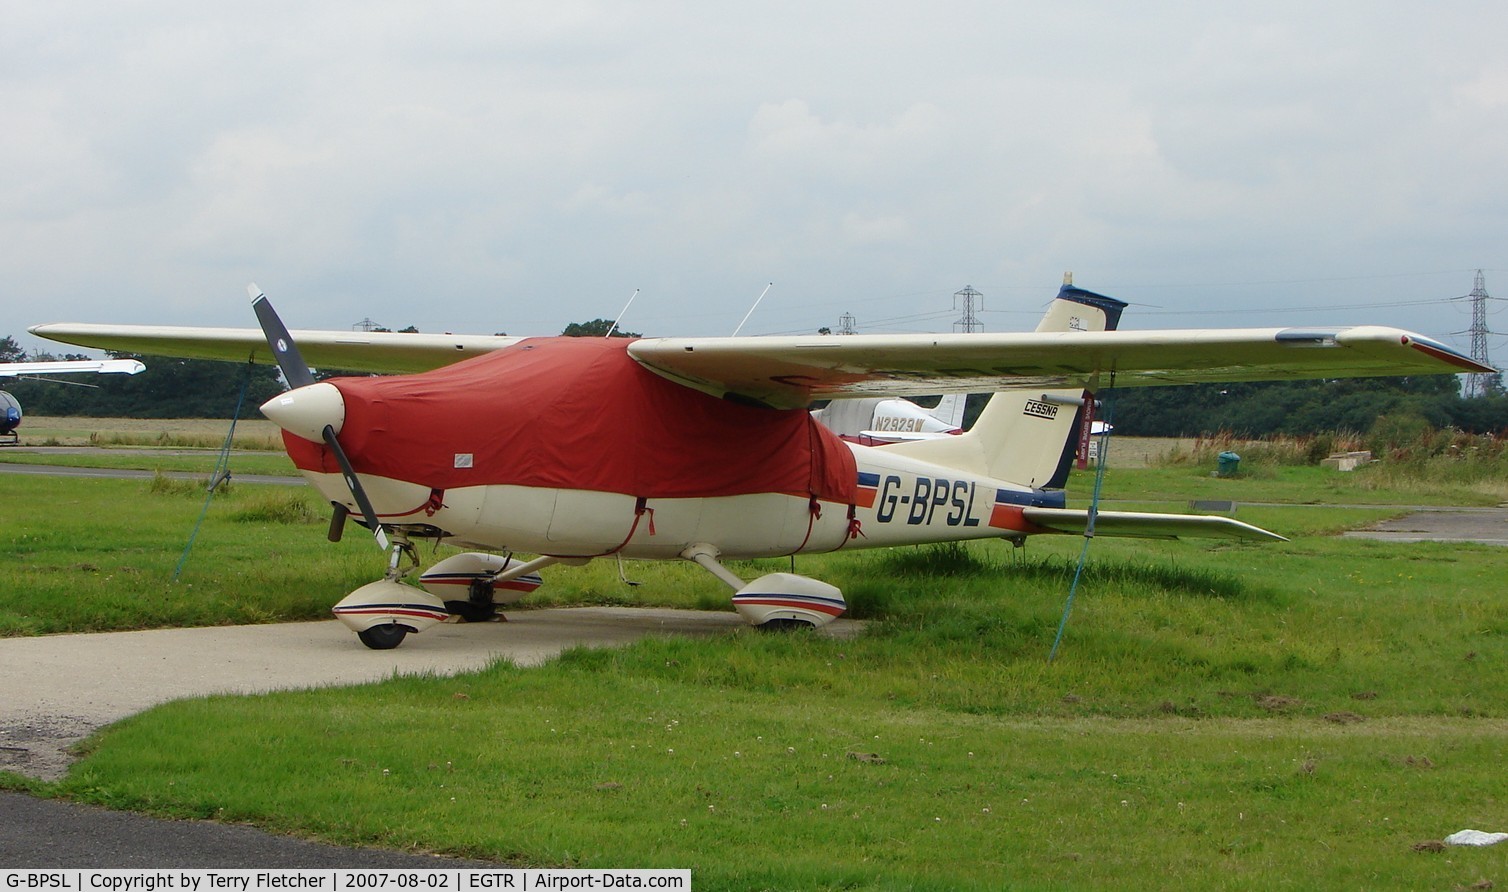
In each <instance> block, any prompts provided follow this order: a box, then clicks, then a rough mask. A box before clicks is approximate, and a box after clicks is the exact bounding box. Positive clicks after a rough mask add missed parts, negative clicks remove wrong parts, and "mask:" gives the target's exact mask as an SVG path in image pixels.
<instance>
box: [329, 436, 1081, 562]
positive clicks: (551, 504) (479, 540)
mask: <svg viewBox="0 0 1508 892" xmlns="http://www.w3.org/2000/svg"><path fill="white" fill-rule="evenodd" d="M849 448H850V449H851V450H852V451H853V454H854V458H855V460H856V462H857V466H858V489H857V493H856V496H855V499H854V503H853V505H852V506H850V505H847V504H840V503H836V502H827V501H819V500H813V499H811V498H809V497H807V496H796V495H788V494H784V493H753V494H748V495H735V496H717V497H708V498H656V499H639V498H636V497H634V496H632V495H625V494H621V493H610V492H594V491H588V490H576V489H551V488H542V487H530V486H514V485H489V486H474V487H461V488H456V489H450V490H446V491H444V492H439V491H436V490H432V489H430V488H428V487H425V486H423V485H421V484H416V483H410V482H405V481H399V480H393V479H391V478H385V477H375V476H372V475H367V474H363V475H362V483H363V484H364V485H365V487H366V489H367V493H368V495H369V496H370V498H371V500H372V503H373V506H374V508H375V510H376V513H377V515H378V516H379V518H381V520H382V522H383V523H385V524H392V525H399V526H403V525H412V526H426V527H431V528H434V529H436V530H439V531H443V534H444V538H446V539H447V540H448V541H451V542H453V543H454V544H458V545H464V546H469V547H478V548H482V549H485V550H491V551H500V552H501V551H515V552H526V553H532V554H546V555H557V556H571V557H588V556H607V555H614V554H621V555H622V556H623V557H627V558H646V559H666V558H675V557H677V556H678V555H680V554H681V552H682V551H684V550H685V549H686V548H687V546H688V545H690V544H692V543H710V544H712V545H715V546H716V547H717V548H718V549H719V551H720V552H721V553H722V555H723V556H725V557H731V558H752V557H771V556H776V555H786V554H799V553H805V552H822V551H835V550H838V549H841V548H879V547H886V546H894V545H913V544H921V543H929V542H944V541H949V540H954V539H988V538H999V537H1013V536H1016V535H1019V534H1021V533H1026V532H1032V531H1033V530H1032V528H1031V526H1030V525H1029V524H1027V523H1026V522H1025V521H1024V520H1023V519H1022V517H1021V510H1020V509H1021V508H1023V507H1026V506H1042V507H1061V506H1062V505H1063V493H1062V492H1060V491H1041V490H1030V489H1025V488H1022V487H1021V486H1019V485H1015V484H1011V483H1007V482H1005V481H1001V480H996V479H992V478H989V477H984V476H978V475H972V474H968V473H963V472H960V471H958V470H956V469H953V468H946V467H942V466H940V465H934V464H931V463H928V462H923V461H918V460H916V459H911V458H908V457H906V456H901V455H895V454H893V453H890V452H888V451H887V450H884V449H877V448H872V447H866V446H859V445H854V444H850V446H849ZM304 474H305V476H307V477H308V478H309V480H310V481H311V482H312V483H313V484H314V486H315V487H316V488H318V489H319V490H320V491H321V492H322V493H323V494H324V495H325V496H326V497H327V498H328V499H329V500H330V501H332V502H339V503H343V504H346V505H348V507H354V506H353V505H351V496H350V492H349V490H348V489H347V487H346V485H345V483H344V481H343V480H342V479H341V477H340V475H338V474H328V473H322V472H317V471H305V472H304Z"/></svg>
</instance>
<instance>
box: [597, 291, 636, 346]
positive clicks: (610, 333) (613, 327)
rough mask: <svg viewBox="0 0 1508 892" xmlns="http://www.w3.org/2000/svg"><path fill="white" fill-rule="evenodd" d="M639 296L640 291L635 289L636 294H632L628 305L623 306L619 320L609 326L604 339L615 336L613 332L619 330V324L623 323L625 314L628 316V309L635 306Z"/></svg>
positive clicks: (619, 313)
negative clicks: (635, 299)
mask: <svg viewBox="0 0 1508 892" xmlns="http://www.w3.org/2000/svg"><path fill="white" fill-rule="evenodd" d="M638 296H639V289H637V288H635V289H634V293H633V294H630V295H629V296H628V303H626V304H624V305H623V309H621V310H619V311H618V318H617V319H614V320H613V324H612V325H609V326H608V327H607V334H605V335H603V337H604V338H610V337H612V336H613V332H615V331H617V330H618V323H619V322H622V321H623V316H624V314H626V313H627V312H628V308H629V307H631V306H633V305H634V298H636V297H638Z"/></svg>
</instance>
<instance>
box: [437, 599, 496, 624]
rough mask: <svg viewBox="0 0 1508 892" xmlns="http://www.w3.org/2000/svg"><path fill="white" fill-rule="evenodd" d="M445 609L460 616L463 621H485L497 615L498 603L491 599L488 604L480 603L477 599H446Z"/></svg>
mask: <svg viewBox="0 0 1508 892" xmlns="http://www.w3.org/2000/svg"><path fill="white" fill-rule="evenodd" d="M445 609H446V610H449V611H450V612H451V613H452V614H454V615H455V616H459V617H460V618H461V622H463V623H485V622H487V621H489V620H491V619H493V618H494V617H496V616H497V605H495V604H493V603H492V602H491V601H488V602H487V603H486V604H478V603H476V602H475V601H446V602H445Z"/></svg>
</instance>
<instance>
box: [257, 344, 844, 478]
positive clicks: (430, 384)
mask: <svg viewBox="0 0 1508 892" xmlns="http://www.w3.org/2000/svg"><path fill="white" fill-rule="evenodd" d="M628 344H629V340H628V339H625V338H534V339H530V340H526V341H522V342H520V343H518V344H516V345H514V346H512V347H508V348H506V349H503V350H499V351H497V352H495V353H490V354H488V355H486V356H479V357H477V358H475V359H470V360H466V361H464V362H458V363H456V364H454V365H450V366H445V367H444V368H440V369H436V370H434V371H432V372H425V373H423V374H418V375H401V376H396V377H391V378H336V379H334V380H333V381H332V382H331V383H333V384H335V386H336V387H338V388H339V389H340V392H341V394H342V396H343V397H344V398H345V404H346V419H345V423H344V425H343V426H342V428H341V432H340V442H341V445H342V446H344V447H345V450H346V452H347V454H348V455H349V457H350V459H351V464H352V466H353V467H354V468H355V469H356V471H357V472H358V473H362V474H376V475H379V476H383V477H390V478H394V479H398V480H407V481H411V482H414V483H419V484H421V485H424V486H428V487H431V488H434V489H439V490H445V489H452V488H457V487H462V486H480V485H487V484H516V485H519V486H539V487H550V488H561V489H586V490H594V491H599V492H616V493H623V494H625V495H633V496H644V497H647V498H697V497H706V496H733V495H744V494H747V493H756V492H779V493H788V494H791V495H801V496H807V495H814V496H816V497H818V498H821V499H824V500H827V501H834V502H845V503H851V502H852V501H853V495H854V488H855V486H856V483H857V477H856V468H855V465H854V458H853V453H852V452H850V451H849V449H848V447H847V446H846V445H845V444H844V443H843V442H842V441H840V440H839V439H838V437H837V436H836V435H834V434H833V433H831V432H830V431H828V430H827V429H826V428H824V427H823V426H822V425H821V424H819V423H818V422H817V421H815V420H813V419H812V417H811V414H810V413H808V412H806V411H804V410H800V409H792V410H776V409H760V408H753V407H749V406H741V405H738V404H736V403H731V402H728V401H726V400H720V399H717V398H715V397H712V396H709V395H707V394H705V393H701V392H700V391H696V390H692V389H691V388H689V387H683V386H681V385H679V384H676V383H674V382H672V381H669V380H667V379H665V378H662V377H660V376H659V375H656V374H654V373H653V372H651V371H649V370H647V369H645V368H644V367H643V366H641V365H639V364H638V363H637V362H635V361H634V360H633V359H632V358H631V357H630V356H629V355H628V353H627V347H628ZM283 439H284V442H285V443H286V444H287V447H288V454H289V455H290V456H291V457H292V458H293V461H294V464H296V465H297V466H298V467H300V468H304V469H308V470H317V471H326V472H331V473H338V472H339V468H338V467H337V466H336V465H335V460H334V458H333V456H332V455H330V453H329V450H327V449H325V448H324V446H323V445H322V444H317V443H311V442H309V441H308V440H304V439H301V438H299V437H295V436H292V435H289V434H285V435H284V438H283Z"/></svg>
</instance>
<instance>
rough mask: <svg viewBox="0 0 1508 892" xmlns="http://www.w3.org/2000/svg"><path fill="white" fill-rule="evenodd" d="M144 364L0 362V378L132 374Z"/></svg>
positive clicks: (113, 361) (117, 361) (118, 361)
mask: <svg viewBox="0 0 1508 892" xmlns="http://www.w3.org/2000/svg"><path fill="white" fill-rule="evenodd" d="M146 368H147V367H146V366H144V365H142V364H141V363H140V362H138V361H136V360H134V359H64V360H56V361H49V362H5V363H0V378H14V377H16V376H18V375H71V374H84V373H88V372H95V373H98V374H102V375H106V374H115V375H134V374H136V373H137V372H143V371H146Z"/></svg>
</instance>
